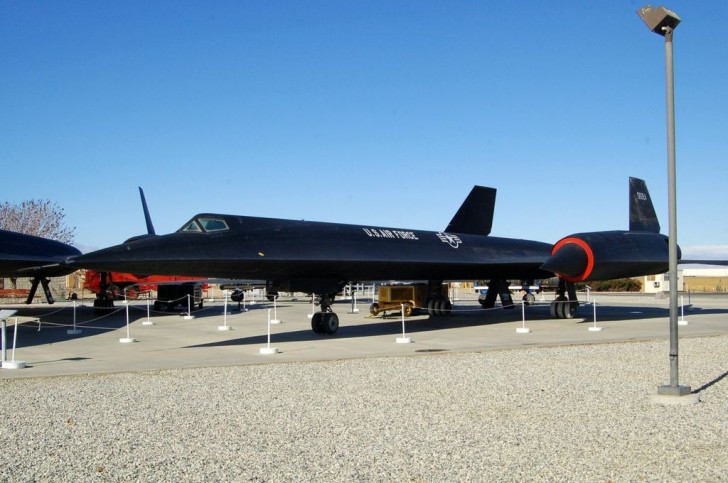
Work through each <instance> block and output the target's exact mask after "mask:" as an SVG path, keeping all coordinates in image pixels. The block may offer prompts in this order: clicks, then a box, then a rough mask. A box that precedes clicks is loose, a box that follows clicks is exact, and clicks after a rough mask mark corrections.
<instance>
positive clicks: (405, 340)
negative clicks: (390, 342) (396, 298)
mask: <svg viewBox="0 0 728 483" xmlns="http://www.w3.org/2000/svg"><path fill="white" fill-rule="evenodd" d="M396 341H397V344H410V343H412V339H411V338H410V337H407V334H406V332H405V328H404V304H402V337H397V339H396Z"/></svg>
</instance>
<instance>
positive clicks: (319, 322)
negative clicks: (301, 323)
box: [311, 312, 324, 334]
mask: <svg viewBox="0 0 728 483" xmlns="http://www.w3.org/2000/svg"><path fill="white" fill-rule="evenodd" d="M323 316H324V313H323V312H316V313H315V314H313V317H311V330H313V333H314V334H323V333H324V324H323Z"/></svg>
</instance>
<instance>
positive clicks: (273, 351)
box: [259, 309, 278, 355]
mask: <svg viewBox="0 0 728 483" xmlns="http://www.w3.org/2000/svg"><path fill="white" fill-rule="evenodd" d="M270 323H271V321H270V309H268V345H267V346H266V347H261V348H260V349H259V352H260V353H261V354H263V355H272V354H278V349H276V348H275V347H271V346H270Z"/></svg>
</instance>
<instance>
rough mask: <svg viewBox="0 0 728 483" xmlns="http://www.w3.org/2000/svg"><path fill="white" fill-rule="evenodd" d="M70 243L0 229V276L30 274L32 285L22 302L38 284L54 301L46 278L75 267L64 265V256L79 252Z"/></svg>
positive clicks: (66, 257)
mask: <svg viewBox="0 0 728 483" xmlns="http://www.w3.org/2000/svg"><path fill="white" fill-rule="evenodd" d="M80 254H81V252H80V251H79V250H78V249H77V248H75V247H72V246H71V245H66V244H65V243H61V242H59V241H55V240H49V239H47V238H42V237H39V236H33V235H26V234H24V233H17V232H14V231H7V230H0V277H10V278H15V277H30V278H31V280H32V285H31V288H30V293H29V294H28V298H27V299H26V301H25V303H27V304H29V303H31V302H32V300H33V297H35V292H36V290H38V285H41V286H42V287H43V292H44V293H45V296H46V300H47V301H48V303H49V304H52V303H53V296H52V295H51V291H50V288H49V287H48V282H49V280H48V277H60V276H63V275H68V274H69V273H73V272H75V271H76V270H77V269H78V267H74V266H70V265H67V264H65V261H66V259H68V258H69V257H72V256H76V255H80Z"/></svg>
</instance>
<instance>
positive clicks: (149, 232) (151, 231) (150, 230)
mask: <svg viewBox="0 0 728 483" xmlns="http://www.w3.org/2000/svg"><path fill="white" fill-rule="evenodd" d="M139 195H141V197H142V209H143V210H144V220H145V221H146V222H147V235H156V233H154V225H152V217H151V216H150V215H149V208H147V199H146V198H145V197H144V190H143V189H142V187H141V186H139Z"/></svg>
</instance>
